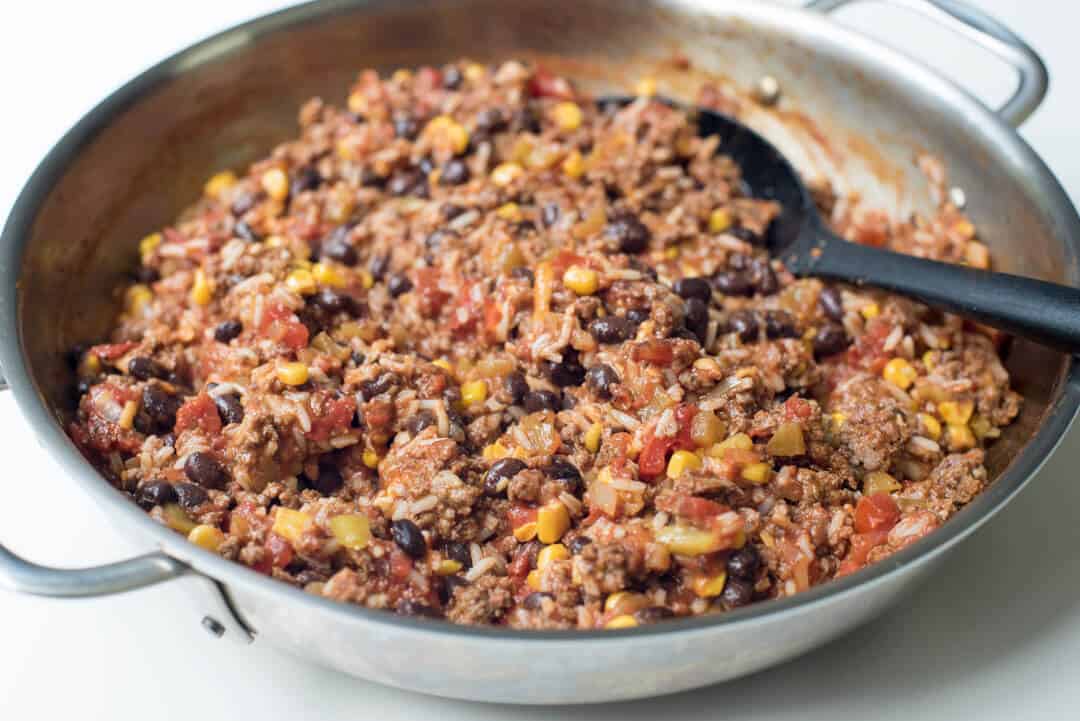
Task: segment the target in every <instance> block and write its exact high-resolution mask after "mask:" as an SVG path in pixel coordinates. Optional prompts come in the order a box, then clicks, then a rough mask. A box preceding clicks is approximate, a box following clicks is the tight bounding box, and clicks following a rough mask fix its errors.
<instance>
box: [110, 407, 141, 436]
mask: <svg viewBox="0 0 1080 721" xmlns="http://www.w3.org/2000/svg"><path fill="white" fill-rule="evenodd" d="M138 411H139V404H138V403H136V402H135V401H128V402H127V403H125V404H124V410H122V411H120V419H119V420H118V421H117V422H116V424H117V425H118V426H120V427H121V428H123V429H124V430H126V431H130V430H131V428H132V426H134V425H135V414H136V413H138Z"/></svg>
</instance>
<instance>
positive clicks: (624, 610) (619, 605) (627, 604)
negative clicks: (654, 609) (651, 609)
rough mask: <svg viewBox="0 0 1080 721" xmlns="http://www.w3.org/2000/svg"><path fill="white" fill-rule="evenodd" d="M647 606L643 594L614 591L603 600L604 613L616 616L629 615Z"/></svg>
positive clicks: (647, 601) (647, 603) (646, 598)
mask: <svg viewBox="0 0 1080 721" xmlns="http://www.w3.org/2000/svg"><path fill="white" fill-rule="evenodd" d="M648 605H649V599H648V597H647V596H645V594H643V593H634V592H633V591H616V592H615V593H613V594H611V595H610V596H608V597H607V598H606V599H605V600H604V612H605V613H614V614H617V615H620V616H621V615H623V614H630V613H633V612H634V611H639V610H641V609H643V608H645V607H646V606H648Z"/></svg>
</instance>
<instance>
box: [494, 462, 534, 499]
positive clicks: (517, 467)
mask: <svg viewBox="0 0 1080 721" xmlns="http://www.w3.org/2000/svg"><path fill="white" fill-rule="evenodd" d="M526 468H528V466H526V465H525V463H524V461H521V460H519V459H517V458H500V459H499V460H497V461H495V462H494V463H492V464H491V468H489V469H488V472H487V473H485V474H484V494H485V495H488V496H505V495H506V484H507V482H508V481H509V480H510V479H511V478H513V477H514V476H516V475H517V474H519V473H521V472H522V471H524V470H525V469H526Z"/></svg>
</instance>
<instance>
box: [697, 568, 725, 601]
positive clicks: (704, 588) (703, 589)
mask: <svg viewBox="0 0 1080 721" xmlns="http://www.w3.org/2000/svg"><path fill="white" fill-rule="evenodd" d="M726 584H727V572H725V571H720V573H718V574H716V575H715V576H695V577H694V580H693V581H691V582H690V587H691V588H692V589H694V593H695V594H697V595H698V596H700V597H701V598H715V597H716V596H719V595H720V594H721V593H723V592H724V586H725V585H726Z"/></svg>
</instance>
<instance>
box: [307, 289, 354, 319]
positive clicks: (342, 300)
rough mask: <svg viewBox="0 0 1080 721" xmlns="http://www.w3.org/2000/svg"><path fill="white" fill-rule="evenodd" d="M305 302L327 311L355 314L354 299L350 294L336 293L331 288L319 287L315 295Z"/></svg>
mask: <svg viewBox="0 0 1080 721" xmlns="http://www.w3.org/2000/svg"><path fill="white" fill-rule="evenodd" d="M307 302H308V303H312V304H313V305H316V306H318V307H319V308H322V309H323V310H325V311H326V312H327V313H331V314H333V313H352V314H353V315H356V301H355V300H353V299H352V297H351V296H347V295H345V294H344V293H338V292H337V291H336V290H333V289H332V288H320V289H319V291H318V292H317V293H315V295H312V296H311V297H309V298H308V301H307Z"/></svg>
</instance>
